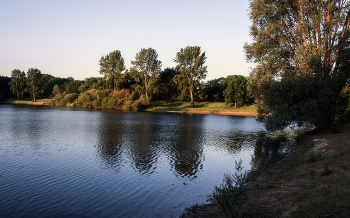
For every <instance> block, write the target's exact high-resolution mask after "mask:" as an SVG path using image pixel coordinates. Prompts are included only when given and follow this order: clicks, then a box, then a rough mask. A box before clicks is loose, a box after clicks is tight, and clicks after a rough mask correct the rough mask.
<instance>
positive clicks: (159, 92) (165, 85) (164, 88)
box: [155, 67, 179, 101]
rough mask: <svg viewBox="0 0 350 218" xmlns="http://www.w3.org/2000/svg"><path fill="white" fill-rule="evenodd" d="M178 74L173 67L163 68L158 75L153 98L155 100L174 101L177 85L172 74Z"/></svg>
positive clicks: (176, 95)
mask: <svg viewBox="0 0 350 218" xmlns="http://www.w3.org/2000/svg"><path fill="white" fill-rule="evenodd" d="M177 74H179V73H178V72H177V71H176V70H175V69H174V68H169V67H168V68H165V69H164V70H163V71H162V72H161V73H160V75H159V79H158V80H157V84H156V94H155V98H156V99H157V100H165V101H176V100H178V93H177V90H178V89H177V86H176V84H175V82H174V80H173V79H174V76H175V75H177Z"/></svg>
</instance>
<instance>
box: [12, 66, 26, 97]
mask: <svg viewBox="0 0 350 218" xmlns="http://www.w3.org/2000/svg"><path fill="white" fill-rule="evenodd" d="M25 77H26V74H25V72H24V71H20V70H18V69H14V70H12V72H11V82H9V85H10V89H11V91H12V93H13V94H16V96H17V99H19V96H20V95H23V92H24V88H25Z"/></svg>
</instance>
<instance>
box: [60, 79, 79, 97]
mask: <svg viewBox="0 0 350 218" xmlns="http://www.w3.org/2000/svg"><path fill="white" fill-rule="evenodd" d="M81 84H82V81H80V80H71V81H70V82H66V83H65V84H64V85H65V92H66V94H71V93H77V94H79V87H80V86H81Z"/></svg>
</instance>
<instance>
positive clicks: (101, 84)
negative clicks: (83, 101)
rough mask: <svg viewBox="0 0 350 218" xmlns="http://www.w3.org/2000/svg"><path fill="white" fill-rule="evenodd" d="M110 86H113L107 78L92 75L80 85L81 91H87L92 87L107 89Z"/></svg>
mask: <svg viewBox="0 0 350 218" xmlns="http://www.w3.org/2000/svg"><path fill="white" fill-rule="evenodd" d="M108 88H113V87H110V86H109V85H108V83H107V82H106V80H105V79H103V78H100V77H90V78H86V79H85V80H84V81H83V83H82V84H81V85H80V87H79V92H80V93H82V92H86V91H88V90H91V89H98V90H105V89H108Z"/></svg>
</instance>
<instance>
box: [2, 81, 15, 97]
mask: <svg viewBox="0 0 350 218" xmlns="http://www.w3.org/2000/svg"><path fill="white" fill-rule="evenodd" d="M10 82H11V78H9V77H7V76H0V94H1V95H2V97H3V98H4V99H5V98H9V97H13V95H12V92H11V89H10V85H9V83H10Z"/></svg>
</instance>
